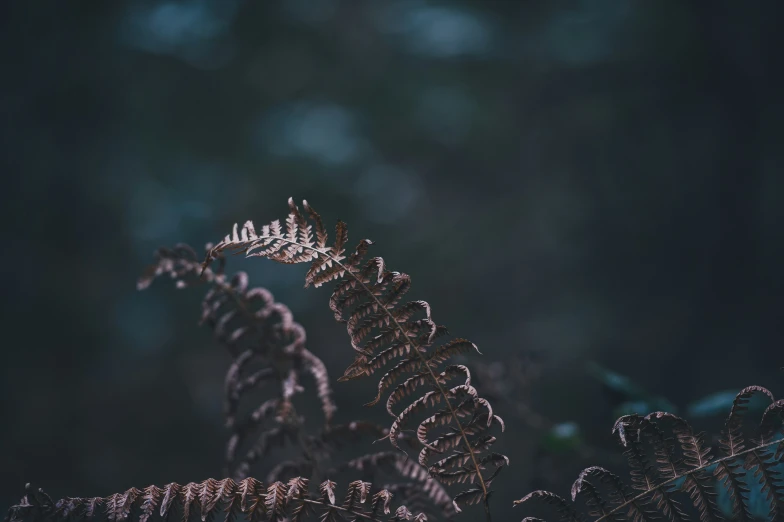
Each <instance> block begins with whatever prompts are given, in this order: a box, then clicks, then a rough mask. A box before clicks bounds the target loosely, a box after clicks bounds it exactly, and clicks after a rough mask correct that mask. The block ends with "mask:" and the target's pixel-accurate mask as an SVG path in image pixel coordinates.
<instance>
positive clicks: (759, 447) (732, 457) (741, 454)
mask: <svg viewBox="0 0 784 522" xmlns="http://www.w3.org/2000/svg"><path fill="white" fill-rule="evenodd" d="M782 442H784V437H782V438H780V439H776V440H774V441H772V442H766V443H765V444H760V445H759V446H755V447H753V448H749V449H747V450H744V451H741V452H738V453H735V454H733V455H727V456H726V457H722V458H720V459H716V460H713V461H711V462H707V463H705V464H703V465H702V466H699V467H696V468H694V469H690V470H689V471H687V472H686V473H684V474H682V475H677V476H675V477H672V478H669V479H667V480H665V481H664V482H662V483H661V484H659V485H657V486H652V487H651V488H649V489H647V490H645V491H643V492H642V493H639V494H638V495H637V496H635V497H633V498H630V499H629V500H627V501H626V502H624V503H623V504H620V505H618V506H616V507H615V508H613V509H612V510H611V511H610V512H609V513H607V514H605V515H602V516H601V517H599V518H597V519H596V520H594V522H602V521H603V520H607V519H608V517H612V515H614V514H615V513H617V512H618V511H620V510H622V509H623V508H625V507H626V506H628V505H629V504H632V503H634V502H637V501H638V500H640V499H642V498H643V497H645V496H646V495H649V494H651V493H653V492H654V491H656V490H658V489H661V488H662V487H664V486H666V485H667V484H671V483H672V482H675V481H676V480H678V479H681V478H683V477H688V476H690V475H693V474H694V473H697V472H698V471H702V470H704V469H705V468H709V467H711V466H713V465H716V464H720V463H722V462H726V461H728V460H731V459H736V458H738V457H742V456H743V455H746V454H749V453H754V452H755V451H759V450H760V449H762V448H767V447H768V446H773V445H775V444H780V443H782Z"/></svg>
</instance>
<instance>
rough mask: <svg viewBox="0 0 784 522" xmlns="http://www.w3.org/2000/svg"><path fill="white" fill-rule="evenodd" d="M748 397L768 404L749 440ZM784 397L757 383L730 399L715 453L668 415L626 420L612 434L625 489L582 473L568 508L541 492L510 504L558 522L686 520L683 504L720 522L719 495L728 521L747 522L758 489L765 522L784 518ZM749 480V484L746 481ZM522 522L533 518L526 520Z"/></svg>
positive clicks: (611, 479)
mask: <svg viewBox="0 0 784 522" xmlns="http://www.w3.org/2000/svg"><path fill="white" fill-rule="evenodd" d="M754 395H761V396H762V397H764V398H766V399H767V400H768V401H769V402H770V405H769V406H768V407H767V409H766V410H765V413H764V414H763V416H762V420H761V422H760V423H759V425H758V426H757V427H756V429H755V430H754V432H755V433H754V434H753V435H752V436H749V434H748V433H747V431H749V430H747V429H745V428H746V427H745V426H744V415H745V413H746V411H747V409H748V403H749V400H750V399H751V398H752V397H753V396H754ZM783 414H784V400H778V401H777V400H775V399H774V398H773V395H772V394H771V393H770V392H769V391H768V390H766V389H765V388H762V387H760V386H749V387H748V388H745V389H743V390H741V392H740V393H739V394H738V395H737V396H736V398H735V401H734V403H733V406H732V409H731V410H730V414H729V417H728V418H727V421H726V423H725V427H724V430H723V432H722V434H721V438H720V440H719V455H718V456H716V455H714V450H713V448H711V447H709V446H708V445H706V444H705V440H704V435H703V434H701V433H698V434H695V433H694V431H693V429H692V427H691V426H690V425H689V424H688V423H687V422H686V421H685V420H683V419H681V418H679V417H676V416H675V415H672V414H670V413H665V412H655V413H651V414H650V415H647V416H644V417H643V416H640V415H627V416H624V417H621V418H620V419H618V420H617V421H616V423H615V426H614V427H613V433H614V434H615V435H617V436H618V439H619V441H620V443H621V444H622V446H623V447H624V448H625V456H626V458H627V460H628V463H629V467H630V468H631V489H630V488H628V487H627V485H626V484H625V483H624V482H623V481H622V480H621V478H620V477H618V476H617V475H614V474H613V473H611V472H609V471H607V470H606V469H604V468H600V467H597V466H593V467H590V468H587V469H585V470H583V472H582V473H580V476H579V477H578V479H577V481H576V482H575V483H574V485H573V486H572V501H573V502H574V504H571V503H569V502H567V501H566V500H564V499H563V498H561V497H559V496H558V495H555V494H553V493H550V492H547V491H534V492H533V493H530V494H528V495H527V496H525V497H524V498H522V499H520V500H518V501H516V502H515V504H523V503H528V502H530V501H534V500H538V501H540V502H543V503H545V504H549V505H551V506H553V507H554V508H555V511H556V512H557V514H558V516H559V518H560V519H561V520H568V521H571V522H578V521H583V520H585V519H584V518H583V513H584V512H587V513H588V515H589V516H590V517H592V518H593V519H594V522H599V521H604V520H608V521H610V520H611V521H623V520H633V521H634V522H643V521H653V520H660V519H661V518H662V516H663V517H664V518H665V519H666V520H671V521H678V522H679V521H684V520H689V515H688V513H687V512H686V510H685V508H684V506H683V502H682V501H683V500H686V499H690V501H691V503H692V505H693V507H694V510H695V511H696V512H697V513H698V514H699V518H700V520H701V521H702V522H710V521H720V520H724V517H723V516H722V513H721V511H720V510H719V507H718V505H717V502H716V497H717V491H718V490H719V489H721V490H723V492H724V493H726V494H727V495H728V497H729V500H730V502H731V505H732V519H733V520H737V521H751V520H752V515H751V509H750V492H751V491H752V488H755V489H758V490H760V491H761V492H762V494H763V495H764V497H765V501H766V502H767V504H768V511H769V513H768V516H769V518H768V520H769V521H771V522H776V521H780V520H784V480H783V477H782V475H781V472H780V470H779V469H777V466H778V465H779V464H780V463H781V461H782V457H783V456H784V432H783V431H782V415H783ZM752 481H754V482H756V484H755V483H754V482H752ZM525 520H526V521H528V522H535V521H538V520H540V519H537V518H533V517H528V518H526V519H525Z"/></svg>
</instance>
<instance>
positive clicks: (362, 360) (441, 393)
mask: <svg viewBox="0 0 784 522" xmlns="http://www.w3.org/2000/svg"><path fill="white" fill-rule="evenodd" d="M303 207H304V209H305V214H307V216H306V215H305V214H303V213H302V212H300V210H299V208H298V207H297V205H295V204H294V201H293V200H292V199H289V214H288V216H287V218H286V220H285V226H284V225H282V224H281V222H280V221H279V220H275V221H272V222H271V223H269V224H268V225H264V226H263V227H262V228H261V230H260V231H258V232H257V231H256V228H255V226H254V224H253V223H252V222H251V221H247V222H245V224H244V225H243V226H242V227H239V226H237V225H234V229H233V231H232V233H231V234H229V235H227V236H226V237H225V238H224V239H223V241H221V242H220V243H218V244H217V245H215V246H214V247H213V248H212V249H210V251H209V253H208V255H207V258H206V260H205V261H204V263H203V265H202V266H203V269H204V270H205V272H206V271H207V270H209V269H210V266H211V265H212V263H213V262H214V261H215V260H218V261H219V262H220V260H221V259H222V255H223V253H224V252H234V253H244V254H245V256H247V257H254V256H258V257H266V258H269V259H272V260H274V261H278V262H281V263H287V264H289V263H305V262H307V263H310V268H309V270H308V272H307V274H306V276H305V286H306V287H307V286H310V285H313V286H316V287H318V286H321V285H323V284H325V283H328V282H330V281H333V280H337V281H338V282H337V285H336V287H335V289H334V291H333V292H332V296H331V297H330V301H329V305H330V309H331V310H332V311H333V313H334V314H335V318H336V319H337V320H338V321H340V322H344V323H345V324H346V328H347V330H348V334H349V339H350V341H351V345H352V347H353V349H354V350H355V352H356V357H355V360H354V362H353V363H352V364H351V365H350V366H349V367H348V368H347V369H346V371H345V372H344V374H343V376H342V377H341V378H340V379H339V381H346V380H350V379H354V378H358V377H362V376H370V375H373V374H374V373H376V372H378V371H381V370H382V369H384V368H386V367H387V366H389V365H392V367H391V368H390V369H388V370H386V371H385V373H384V374H383V376H382V377H381V378H380V381H379V385H378V394H377V396H376V397H375V398H374V399H373V400H372V401H371V402H370V403H369V404H370V405H372V404H376V403H377V402H379V401H380V400H381V397H382V395H383V394H384V392H386V390H387V389H389V388H390V387H391V386H393V385H395V383H396V382H397V381H398V380H399V379H401V378H403V377H404V376H406V375H411V374H413V377H412V378H409V379H408V380H407V381H406V382H404V383H403V384H402V385H401V386H398V387H397V388H396V389H395V391H394V392H393V393H392V396H391V397H390V399H389V400H388V401H387V409H388V411H389V412H390V414H392V416H393V417H395V420H394V422H393V424H392V427H391V428H390V434H389V439H390V441H391V442H392V444H393V445H394V446H395V447H397V446H398V445H397V438H396V437H397V434H398V432H399V428H400V427H401V426H402V425H403V424H405V423H406V422H408V421H410V420H411V418H412V417H413V415H414V414H415V413H417V412H420V411H424V410H425V409H427V408H429V407H432V406H433V405H436V404H441V405H442V406H443V407H444V408H445V412H443V413H441V412H439V413H437V414H436V416H437V417H436V418H435V419H434V417H433V416H429V417H428V420H426V421H425V422H426V423H428V422H429V423H428V424H425V426H424V427H422V429H421V430H418V431H419V433H421V434H422V437H421V438H420V441H421V442H422V444H423V445H424V450H422V452H420V460H419V461H420V463H421V464H423V465H425V466H427V467H428V468H429V471H430V474H431V475H432V476H434V477H436V478H438V477H439V474H441V476H442V477H443V478H446V475H443V471H441V470H440V469H438V468H436V467H434V466H432V465H431V464H430V463H429V461H428V459H429V457H430V456H431V455H432V454H433V453H444V452H445V451H448V450H452V449H455V450H456V451H458V450H457V447H458V446H460V448H461V449H460V450H459V451H460V452H461V453H459V455H460V458H461V459H462V458H463V457H467V461H466V463H465V466H467V467H468V468H470V470H468V469H467V470H466V471H465V474H464V475H462V476H461V479H463V480H464V481H466V482H468V483H475V484H477V485H478V490H479V492H480V494H479V498H480V499H482V500H483V501H484V502H485V507H486V510H487V509H488V508H487V499H488V495H489V493H490V491H489V489H488V481H489V480H488V477H487V476H486V475H485V465H491V466H493V471H490V472H489V473H490V475H494V474H495V473H496V472H497V470H498V469H499V468H498V467H496V466H505V465H506V464H507V462H508V461H507V460H506V458H503V459H499V458H492V459H489V460H484V461H483V460H481V456H480V455H479V454H480V453H481V452H482V451H485V450H486V449H487V448H488V446H489V445H490V444H492V441H494V440H495V439H494V438H488V437H486V433H487V431H488V430H489V429H490V428H491V427H492V426H493V425H499V426H500V427H501V429H502V430H503V421H502V420H501V419H500V417H498V416H497V415H494V414H493V413H492V408H491V407H490V404H489V403H488V402H487V401H486V400H483V399H481V398H480V397H479V396H478V394H477V393H476V390H474V389H473V388H472V387H471V386H470V376H469V374H468V370H467V368H466V367H464V366H456V365H452V366H449V367H447V369H445V370H443V371H442V370H440V368H439V367H440V365H441V364H442V363H444V362H445V361H447V360H449V359H450V358H452V357H453V356H454V355H457V354H458V353H463V352H466V351H476V352H478V351H479V350H477V348H476V346H475V345H474V344H473V343H471V342H469V341H467V340H465V339H454V340H452V341H450V342H447V343H445V344H441V345H438V346H434V344H435V341H436V339H437V338H438V337H441V336H443V335H445V334H446V333H447V332H446V329H445V328H444V327H442V326H439V325H437V324H436V323H435V322H434V321H433V319H432V317H431V310H430V306H429V305H428V304H427V303H426V302H424V301H411V302H408V303H404V302H401V301H402V299H403V297H404V296H405V295H406V293H407V292H408V290H409V288H410V286H411V278H410V277H409V276H408V275H406V274H403V273H400V272H394V271H390V270H388V269H387V267H386V264H385V262H384V260H383V259H382V258H380V257H376V258H372V259H370V260H367V261H365V260H364V259H365V256H366V254H367V252H368V250H369V247H370V245H372V242H371V241H369V240H362V241H361V242H360V243H359V245H358V246H357V247H356V250H355V251H354V252H353V253H352V254H349V255H346V250H345V246H346V244H347V241H348V232H347V227H346V225H345V223H343V222H338V224H337V226H336V228H335V239H334V242H333V243H332V244H331V245H328V243H329V237H328V234H327V232H326V229H325V228H324V225H323V222H322V219H321V217H320V216H319V214H318V213H317V212H316V211H315V210H313V208H312V207H311V206H310V205H308V203H307V201H304V202H303ZM314 233H315V238H314V236H313V234H314ZM460 373H462V374H464V375H465V376H466V382H465V384H463V385H461V386H457V387H451V388H450V387H449V386H448V385H447V381H448V380H449V379H450V378H452V377H453V374H455V375H456V374H460ZM425 386H427V387H429V388H431V390H430V391H427V392H425V393H424V394H422V395H420V396H419V397H416V398H415V400H414V401H413V403H412V404H411V405H409V406H408V407H407V408H404V409H403V411H402V413H400V414H398V415H395V414H394V413H393V412H392V407H393V406H394V405H395V404H396V403H397V402H398V401H400V400H401V399H402V398H404V397H405V396H407V395H409V394H414V392H415V391H418V390H419V389H421V388H422V387H425ZM465 392H468V395H469V396H470V398H469V400H467V401H466V399H465V397H463V396H464V395H465ZM480 417H481V419H482V421H481V422H479V421H478V420H477V419H478V418H480ZM442 424H443V425H444V426H445V427H446V428H447V429H449V430H451V431H450V432H449V433H448V434H445V435H442V436H440V437H437V438H436V439H434V440H432V441H429V440H428V439H427V434H428V432H429V430H430V429H432V428H433V427H435V426H436V425H442ZM478 440H482V441H483V442H482V443H481V444H477V443H476V442H477V441H478ZM461 481H462V480H461ZM455 498H456V499H457V500H466V501H471V502H473V501H474V500H475V499H476V498H477V493H476V492H475V491H473V490H469V491H468V492H466V493H465V494H463V495H458V496H457V497H455ZM488 513H489V512H488Z"/></svg>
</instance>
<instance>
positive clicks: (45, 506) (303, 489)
mask: <svg viewBox="0 0 784 522" xmlns="http://www.w3.org/2000/svg"><path fill="white" fill-rule="evenodd" d="M318 491H319V494H318V495H317V496H313V495H311V493H310V492H309V488H308V480H307V479H304V478H301V477H297V478H293V479H291V480H289V481H288V482H286V483H284V482H274V483H272V484H269V485H267V486H265V485H264V484H262V483H261V482H259V481H258V480H256V479H254V478H247V479H245V480H242V481H240V482H234V481H233V480H232V479H223V480H214V479H207V480H205V481H203V482H199V483H194V482H191V483H190V484H187V485H184V486H181V485H179V484H175V483H172V484H167V485H166V486H164V487H157V486H148V487H146V488H144V489H143V490H139V489H136V488H132V489H129V490H128V491H126V492H124V493H116V494H114V495H110V496H108V497H103V498H101V497H96V498H64V499H61V500H58V501H53V500H52V499H51V498H50V497H49V496H48V495H47V494H46V493H44V492H43V491H42V490H38V491H35V490H33V488H31V487H30V485H29V484H28V487H27V494H26V495H25V497H24V498H23V499H22V502H21V503H20V504H19V505H17V506H14V507H13V508H11V511H10V512H9V513H8V516H7V517H6V521H7V522H22V521H37V522H38V521H40V522H45V521H54V520H96V521H98V520H106V521H107V522H121V521H130V520H134V521H135V520H138V521H139V522H147V521H148V520H156V519H159V518H160V519H162V520H168V519H169V518H170V517H172V518H175V517H176V518H177V519H179V520H182V521H183V522H187V521H189V520H194V521H195V520H201V521H202V522H204V521H206V520H215V519H216V517H217V516H219V515H220V516H222V517H223V519H224V520H225V521H229V520H238V519H241V518H242V517H245V519H246V520H249V521H255V520H259V521H260V520H267V521H271V522H277V521H280V522H282V521H288V522H298V521H305V520H316V519H318V520H319V521H320V522H338V521H340V520H354V521H357V522H360V521H366V522H381V521H382V520H385V521H386V520H410V521H414V522H424V521H426V520H427V516H426V515H424V514H422V513H418V514H414V513H412V512H411V511H409V509H408V508H407V507H406V506H402V505H401V506H399V507H397V508H396V509H395V508H393V506H392V502H391V501H392V497H393V493H392V492H390V491H388V490H386V489H382V490H376V489H375V488H374V487H373V485H372V484H370V483H368V482H363V481H359V480H358V481H354V482H352V483H350V484H349V485H348V488H347V490H346V493H345V496H344V497H343V502H342V503H341V502H338V497H337V495H338V493H337V485H336V484H335V483H334V482H332V481H331V480H325V481H324V482H322V483H321V484H320V485H319V487H318ZM374 491H375V492H374Z"/></svg>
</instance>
